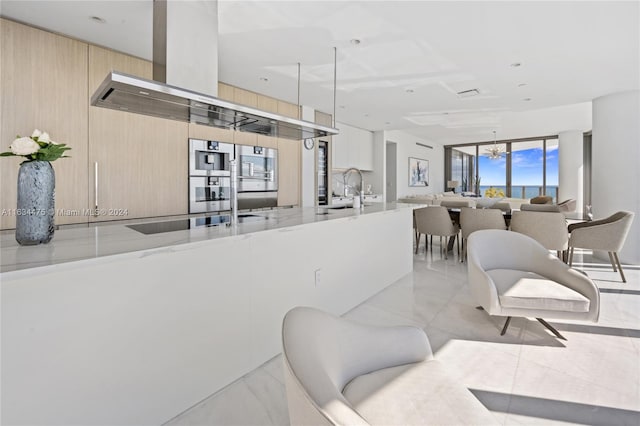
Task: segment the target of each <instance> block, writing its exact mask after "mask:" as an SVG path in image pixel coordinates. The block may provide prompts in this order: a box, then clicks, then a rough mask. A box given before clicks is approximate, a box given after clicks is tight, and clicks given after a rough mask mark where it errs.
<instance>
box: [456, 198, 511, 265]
mask: <svg viewBox="0 0 640 426" xmlns="http://www.w3.org/2000/svg"><path fill="white" fill-rule="evenodd" d="M481 229H502V230H505V229H507V225H506V224H505V221H504V215H503V214H502V211H500V210H497V209H493V208H491V209H471V208H463V209H461V210H460V231H461V233H462V256H460V262H464V259H466V255H467V238H469V235H471V234H472V233H473V232H475V231H479V230H481Z"/></svg>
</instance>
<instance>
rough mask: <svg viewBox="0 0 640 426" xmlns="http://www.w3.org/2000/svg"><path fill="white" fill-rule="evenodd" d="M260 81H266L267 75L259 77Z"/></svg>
mask: <svg viewBox="0 0 640 426" xmlns="http://www.w3.org/2000/svg"><path fill="white" fill-rule="evenodd" d="M260 81H264V82H265V83H266V82H267V81H269V79H268V78H267V77H260Z"/></svg>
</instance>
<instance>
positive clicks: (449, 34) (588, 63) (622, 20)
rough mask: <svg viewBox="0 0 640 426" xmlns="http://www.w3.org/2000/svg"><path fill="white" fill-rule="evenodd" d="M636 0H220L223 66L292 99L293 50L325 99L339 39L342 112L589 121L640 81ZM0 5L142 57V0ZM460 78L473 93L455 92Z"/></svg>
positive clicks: (533, 132)
mask: <svg viewBox="0 0 640 426" xmlns="http://www.w3.org/2000/svg"><path fill="white" fill-rule="evenodd" d="M639 4H640V3H639V2H638V1H624V2H615V1H599V2H598V1H593V2H588V1H568V2H562V1H532V2H504V1H497V2H485V1H449V2H443V1H407V2H403V1H295V2H287V1H223V0H220V1H219V16H218V20H219V40H218V43H219V51H218V52H219V78H220V80H221V81H224V82H227V83H230V84H233V85H237V86H240V87H243V88H246V89H250V90H254V91H256V92H260V93H264V94H267V95H271V96H274V97H278V98H281V99H285V100H288V101H291V102H294V103H295V102H296V101H297V81H296V80H297V63H298V62H300V63H301V68H302V72H301V75H302V77H301V80H302V83H301V90H300V97H301V103H302V104H305V105H310V106H312V107H314V108H316V109H320V110H322V111H326V112H332V110H333V64H334V62H333V58H334V56H333V55H334V52H333V47H334V46H335V47H337V56H338V62H337V75H338V79H337V86H338V91H337V104H338V105H339V107H338V108H337V114H336V115H337V119H338V120H339V121H341V122H345V123H348V124H351V125H354V126H357V127H361V128H365V129H369V130H380V129H402V130H405V131H407V132H409V133H412V134H414V135H416V136H418V137H423V138H427V139H430V140H433V141H437V142H440V143H444V144H449V143H458V142H474V141H486V140H491V139H492V137H493V133H492V131H493V130H496V131H497V132H498V139H506V138H512V137H527V136H539V135H548V134H553V133H557V132H559V131H562V130H570V129H579V130H587V129H588V128H590V126H591V109H590V108H591V105H590V101H591V100H592V99H594V98H596V97H599V96H602V95H606V94H609V93H614V92H618V91H624V90H634V89H636V90H637V89H639V88H640V25H639V16H640V9H639ZM0 7H1V9H0V13H1V14H2V15H3V16H6V17H9V18H12V19H16V20H19V21H22V22H26V23H30V24H33V25H35V26H38V27H42V28H47V29H50V30H53V31H56V32H59V33H63V34H68V35H70V36H73V37H76V38H80V39H83V40H87V41H89V42H93V43H96V44H99V45H103V46H107V47H111V48H113V49H115V50H119V51H124V52H127V53H130V54H133V55H136V56H140V57H143V58H147V59H150V58H151V46H152V43H151V27H152V22H151V19H152V18H151V17H152V1H151V0H140V1H113V0H112V1H55V0H53V1H24V0H22V1H15V0H3V1H2V2H1V3H0ZM91 16H100V17H102V18H104V19H105V20H106V21H107V22H106V23H105V24H96V23H94V22H92V21H91V20H90V19H89V18H90V17H91ZM354 38H357V39H360V40H361V44H360V45H357V46H355V45H353V44H351V43H350V40H351V39H354ZM195 60H197V59H195ZM515 62H519V63H521V64H522V65H521V66H520V67H511V66H510V64H512V63H515ZM260 77H266V78H268V79H269V81H268V82H266V83H265V82H264V81H261V79H260ZM523 83H524V84H526V85H524V86H519V85H520V84H523ZM408 89H411V90H413V93H407V90H408ZM469 89H478V90H479V92H480V94H479V95H478V96H475V97H471V98H460V97H458V96H457V95H456V92H459V91H463V90H469ZM526 98H530V99H531V100H530V101H525V100H524V99H526ZM549 108H554V109H549ZM386 123H389V124H386Z"/></svg>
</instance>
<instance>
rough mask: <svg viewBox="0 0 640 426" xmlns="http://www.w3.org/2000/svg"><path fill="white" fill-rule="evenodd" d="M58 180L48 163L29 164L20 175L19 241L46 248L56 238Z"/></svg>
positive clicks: (17, 226)
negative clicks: (55, 220)
mask: <svg viewBox="0 0 640 426" xmlns="http://www.w3.org/2000/svg"><path fill="white" fill-rule="evenodd" d="M55 187H56V177H55V173H54V171H53V167H52V166H51V163H50V162H48V161H28V162H26V163H22V164H21V165H20V171H19V172H18V205H17V210H16V241H18V244H20V245H36V244H46V243H48V242H49V241H51V239H52V238H53V232H54V214H55Z"/></svg>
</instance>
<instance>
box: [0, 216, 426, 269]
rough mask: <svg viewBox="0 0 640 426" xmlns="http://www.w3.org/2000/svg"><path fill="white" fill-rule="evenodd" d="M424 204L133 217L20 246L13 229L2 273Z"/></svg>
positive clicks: (0, 239) (6, 237)
mask: <svg viewBox="0 0 640 426" xmlns="http://www.w3.org/2000/svg"><path fill="white" fill-rule="evenodd" d="M416 207H420V206H419V205H416V204H402V203H372V204H371V205H367V206H365V207H364V208H362V209H352V208H345V209H330V208H323V207H321V208H312V207H309V208H290V209H278V210H269V211H257V212H250V214H252V215H258V216H264V217H266V220H259V221H251V222H248V223H241V224H238V225H237V226H236V227H229V226H224V225H222V226H209V227H207V226H202V227H196V228H193V229H187V230H180V231H173V232H165V233H159V234H149V235H146V234H143V233H141V232H138V231H136V230H133V229H131V228H129V227H128V226H127V225H130V224H135V223H142V222H144V223H151V222H167V221H173V220H178V219H188V218H189V216H181V217H172V218H170V219H168V218H158V219H154V220H139V221H135V220H129V221H123V222H109V223H103V224H90V225H74V226H69V227H63V228H62V229H60V230H58V231H56V233H55V235H54V238H53V240H52V241H51V242H50V243H49V244H42V245H38V246H20V245H19V244H18V243H17V242H16V241H15V235H14V231H3V232H2V234H1V235H0V246H1V248H0V254H1V258H0V272H1V273H9V272H11V271H18V270H24V269H31V268H37V267H43V266H48V265H56V264H61V263H66V262H74V261H79V260H86V259H96V258H101V257H105V256H114V255H121V254H125V253H132V252H138V251H144V250H152V249H162V248H165V247H171V246H176V245H181V244H189V243H194V242H198V241H206V240H211V239H219V238H228V237H235V236H242V235H247V234H251V233H254V232H261V231H271V230H278V229H282V228H288V227H295V226H301V225H308V224H313V223H317V222H325V221H328V220H344V219H350V218H356V217H358V216H361V215H368V214H376V213H382V212H385V211H392V210H397V209H404V208H411V209H413V208H416Z"/></svg>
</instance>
